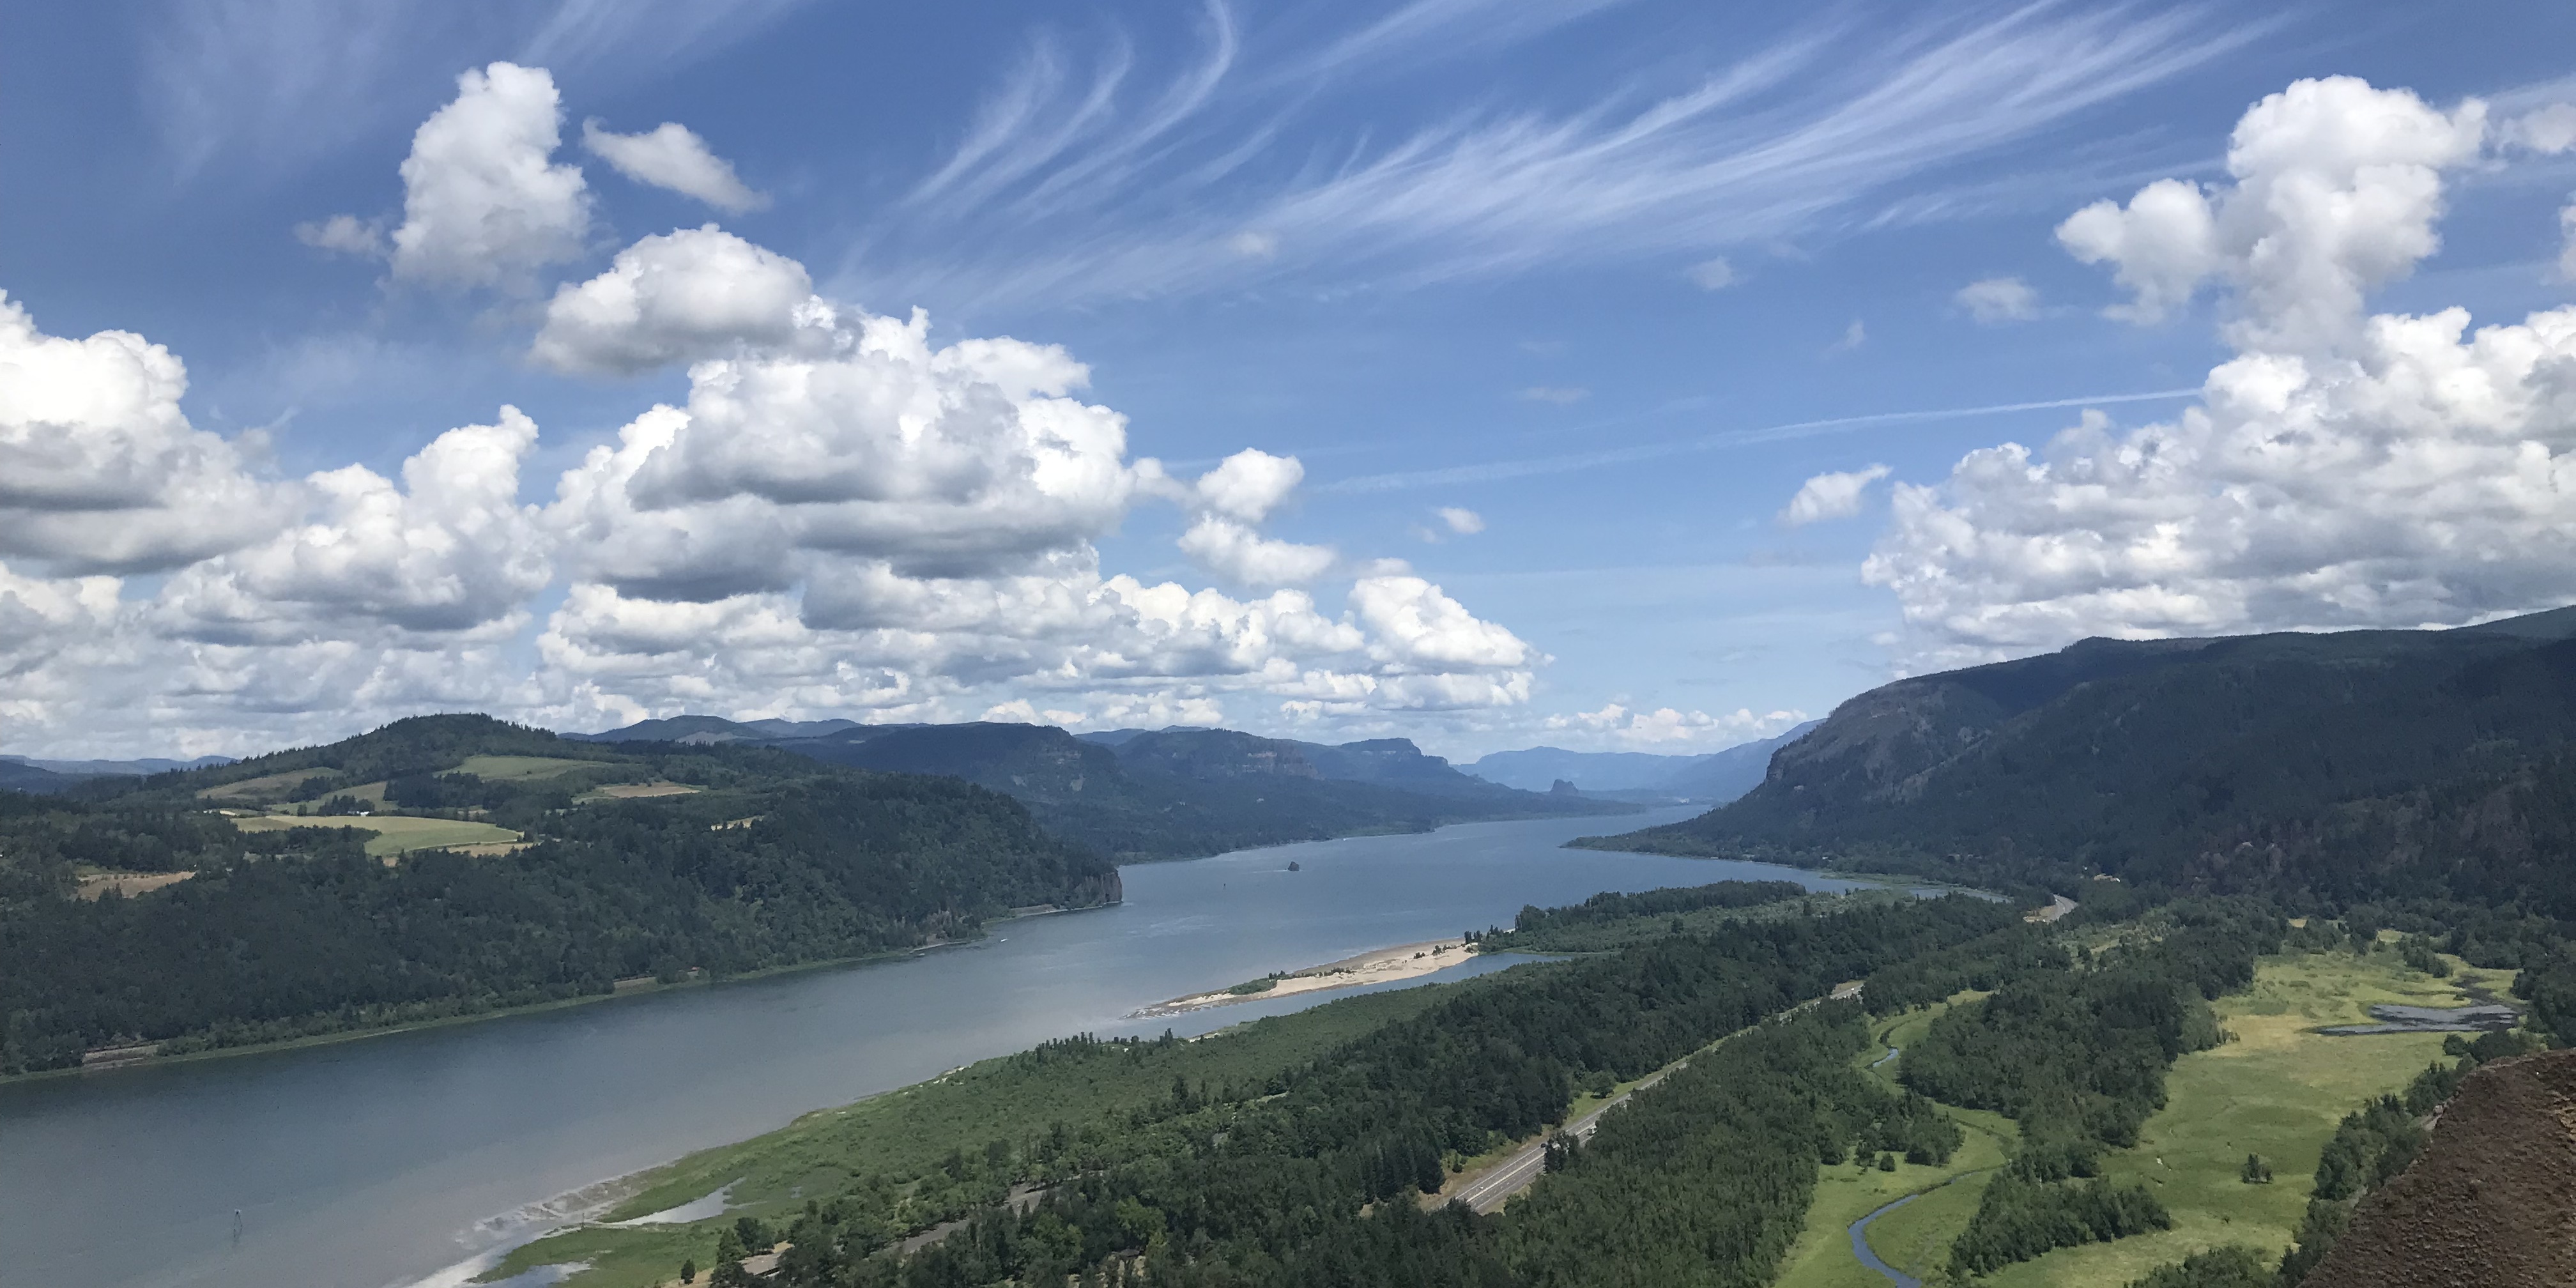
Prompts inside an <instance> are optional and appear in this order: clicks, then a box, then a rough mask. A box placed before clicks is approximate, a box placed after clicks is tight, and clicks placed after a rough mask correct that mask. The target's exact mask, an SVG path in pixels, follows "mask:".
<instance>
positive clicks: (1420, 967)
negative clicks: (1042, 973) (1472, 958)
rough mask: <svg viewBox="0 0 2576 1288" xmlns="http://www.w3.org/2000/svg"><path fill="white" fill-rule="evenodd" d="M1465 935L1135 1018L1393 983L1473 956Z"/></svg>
mask: <svg viewBox="0 0 2576 1288" xmlns="http://www.w3.org/2000/svg"><path fill="white" fill-rule="evenodd" d="M1467 957H1468V953H1467V941H1466V940H1464V939H1430V940H1425V941H1423V942H1421V943H1418V944H1397V945H1396V946H1394V947H1392V948H1380V949H1377V950H1375V951H1373V952H1365V953H1361V954H1360V955H1359V956H1357V957H1345V958H1343V959H1342V960H1340V961H1337V962H1327V963H1326V964H1324V965H1321V966H1309V967H1307V968H1306V969H1304V970H1298V971H1289V972H1287V973H1286V974H1283V975H1277V976H1273V977H1272V979H1273V981H1274V982H1273V983H1272V984H1271V986H1270V987H1268V988H1265V989H1262V990H1260V991H1258V992H1250V993H1238V992H1235V991H1233V990H1231V989H1221V990H1219V991H1217V992H1214V993H1194V994H1192V995H1190V996H1188V997H1175V998H1173V999H1172V1000H1170V1001H1168V1002H1157V1003H1155V1004H1154V1005H1152V1006H1148V1007H1146V1008H1145V1009H1143V1010H1141V1011H1136V1012H1133V1013H1132V1014H1130V1015H1129V1016H1128V1018H1130V1019H1152V1018H1153V1017H1155V1016H1158V1015H1179V1014H1181V1013H1182V1012H1184V1011H1203V1010H1206V1009H1207V1008H1209V1007H1211V1006H1230V1005H1232V1004H1234V1003H1236V1002H1258V1001H1264V1000H1266V999H1269V998H1273V997H1288V996H1291V995H1293V994H1297V993H1320V992H1322V991H1324V990H1326V989H1332V988H1357V987H1359V986H1360V985H1362V984H1387V983H1392V982H1394V981H1396V980H1404V979H1416V978H1419V977H1421V976H1424V975H1428V974H1430V973H1431V972H1433V971H1436V970H1444V969H1447V968H1448V967H1451V966H1455V965H1457V964H1458V963H1460V962H1462V961H1465V960H1467Z"/></svg>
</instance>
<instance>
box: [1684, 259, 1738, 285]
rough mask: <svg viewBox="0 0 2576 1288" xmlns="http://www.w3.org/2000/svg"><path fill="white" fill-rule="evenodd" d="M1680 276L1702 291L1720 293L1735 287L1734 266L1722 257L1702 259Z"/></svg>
mask: <svg viewBox="0 0 2576 1288" xmlns="http://www.w3.org/2000/svg"><path fill="white" fill-rule="evenodd" d="M1682 276H1683V277H1685V278H1687V279H1689V281H1690V284H1691V285H1693V286H1696V287H1698V288H1699V289H1701V290H1703V291H1722V290H1725V289H1726V288H1727V287H1730V286H1733V285H1735V265H1733V264H1730V263H1727V262H1726V260H1725V259H1724V258H1723V257H1721V258H1718V259H1704V260H1701V261H1700V262H1698V263H1696V264H1693V265H1691V266H1690V267H1689V268H1687V269H1685V270H1683V272H1682Z"/></svg>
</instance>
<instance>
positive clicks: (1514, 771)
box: [1467, 720, 1817, 805]
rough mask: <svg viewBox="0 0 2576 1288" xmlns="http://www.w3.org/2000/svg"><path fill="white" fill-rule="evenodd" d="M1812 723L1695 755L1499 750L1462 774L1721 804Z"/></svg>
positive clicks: (1755, 781)
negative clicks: (1562, 784)
mask: <svg viewBox="0 0 2576 1288" xmlns="http://www.w3.org/2000/svg"><path fill="white" fill-rule="evenodd" d="M1816 724H1817V722H1816V721H1813V720H1810V721H1808V722H1806V723H1805V724H1802V725H1799V726H1798V727H1797V728H1794V729H1791V730H1790V731H1788V732H1787V733H1784V734H1781V735H1779V736H1778V737H1775V738H1764V739H1761V740H1759V741H1756V742H1748V743H1743V744H1740V745H1737V746H1733V747H1729V748H1726V749H1725V750H1723V751H1713V752H1709V753H1706V754H1704V755H1698V756H1658V755H1654V754H1651V753H1648V752H1642V751H1567V750H1565V749H1563V748H1561V747H1532V748H1529V749H1528V750H1526V751H1498V752H1495V753H1493V754H1492V755H1489V756H1486V757H1484V758H1483V759H1481V760H1478V761H1476V762H1475V763H1474V764H1471V765H1469V766H1467V772H1469V773H1471V774H1474V775H1476V776H1477V777H1479V778H1483V779H1486V780H1488V781H1491V782H1496V783H1501V784H1502V785H1504V786H1506V787H1519V788H1523V789H1526V790H1529V791H1546V790H1547V789H1548V788H1549V787H1550V786H1552V785H1553V784H1554V783H1555V782H1556V781H1557V780H1559V779H1562V780H1564V781H1566V782H1570V783H1572V784H1574V786H1575V789H1576V790H1578V791H1581V792H1584V793H1586V794H1589V795H1594V796H1600V795H1606V794H1609V793H1614V792H1615V793H1620V794H1622V795H1623V796H1628V797H1631V798H1644V797H1675V798H1679V799H1682V800H1694V801H1708V802H1710V803H1712V804H1720V805H1722V804H1725V803H1726V802H1728V801H1731V800H1734V799H1735V798H1736V797H1738V796H1742V795H1743V794H1744V793H1746V792H1749V791H1751V790H1753V788H1754V787H1755V786H1757V785H1759V784H1760V783H1761V781H1762V775H1763V773H1764V772H1765V771H1766V770H1767V769H1769V767H1770V764H1771V756H1772V753H1774V752H1776V751H1778V750H1779V749H1781V748H1782V747H1785V746H1788V745H1789V744H1790V743H1793V742H1796V741H1797V740H1798V739H1800V738H1803V737H1805V736H1806V735H1807V732H1808V731H1809V730H1811V729H1814V728H1815V727H1816Z"/></svg>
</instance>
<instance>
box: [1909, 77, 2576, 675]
mask: <svg viewBox="0 0 2576 1288" xmlns="http://www.w3.org/2000/svg"><path fill="white" fill-rule="evenodd" d="M2481 119H2482V116H2481V112H2480V110H2479V109H2478V107H2477V105H2476V104H2474V103H2472V104H2469V105H2465V106H2463V107H2462V108H2460V109H2458V110H2457V111H2454V112H2452V113H2448V114H2444V113H2439V112H2435V111H2433V110H2432V109H2429V108H2426V107H2425V106H2424V105H2423V104H2422V103H2421V102H2420V101H2418V100H2417V99H2416V98H2415V97H2414V96H2413V95H2411V94H2408V93H2405V92H2403V91H2379V90H2372V89H2370V88H2369V87H2367V86H2364V85H2362V84H2360V83H2359V82H2356V81H2335V82H2301V83H2300V84H2299V85H2297V86H2293V87H2292V88H2291V90H2289V91H2288V92H2286V93H2284V94H2279V95H2274V96H2272V97H2271V98H2267V99H2265V100H2264V101H2263V102H2262V103H2259V104H2257V105H2256V106H2255V107H2254V108H2253V109H2252V110H2250V111H2249V112H2247V113H2246V115H2245V118H2244V120H2243V121H2242V122H2240V123H2239V125H2238V126H2237V129H2236V134H2235V139H2234V143H2233V145H2232V147H2231V149H2230V153H2229V165H2230V169H2231V171H2232V172H2233V173H2234V174H2235V176H2236V178H2237V185H2236V187H2234V188H2233V189H2227V190H2221V191H2218V192H2216V193H2215V194H2213V195H2212V197H2211V198H2210V200H2212V201H2214V203H2215V205H2214V207H2213V209H2214V210H2215V212H2216V213H2215V218H2214V221H2213V224H2212V227H2213V229H2214V230H2215V231H2214V232H2213V233H2212V234H2211V238H2212V239H2211V240H2210V241H2209V242H2208V243H2207V246H2208V247H2209V248H2210V249H2211V252H2212V255H2213V258H2214V261H2215V262H2216V263H2217V264H2218V265H2219V268H2218V269H2216V270H2213V271H2215V272H2217V273H2218V275H2219V276H2220V277H2221V278H2222V279H2223V280H2225V281H2227V282H2229V283H2232V284H2234V285H2236V286H2237V288H2238V294H2237V295H2236V297H2235V298H2234V299H2233V300H2231V301H2230V304H2231V306H2232V309H2233V313H2232V320H2231V321H2230V322H2229V324H2228V325H2227V326H2226V327H2225V328H2224V334H2225V335H2226V336H2227V337H2228V338H2229V339H2230V340H2231V341H2233V342H2234V344H2235V345H2236V346H2237V349H2238V352H2237V354H2236V356H2235V357H2233V358H2232V359H2230V360H2228V361H2227V362H2225V363H2223V364H2221V365H2220V366H2219V367H2217V368H2216V369H2215V370H2213V371H2211V372H2210V373H2209V377H2208V379H2207V381H2206V383H2205V385H2204V389H2203V394H2202V401H2201V404H2200V405H2198V406H2195V407H2191V408H2189V409H2187V410H2186V411H2184V412H2183V414H2182V415H2181V416H2179V417H2178V418H2176V419H2174V420H2171V421H2167V422H2163V423H2157V424H2149V425H2145V426H2141V427H2138V428H2134V429H2126V430H2123V429H2122V428H2120V427H2117V426H2114V425H2113V424H2112V422H2111V421H2110V419H2109V418H2108V417H2107V416H2105V415H2103V414H2101V413H2100V412H2088V413H2086V414H2085V416H2084V417H2083V419H2082V421H2081V423H2079V424H2078V425H2076V426H2075V427H2073V428H2071V429H2069V430H2067V431H2065V432H2064V433H2062V434H2060V435H2058V436H2057V437H2056V438H2055V439H2054V440H2052V441H2051V442H2050V443H2048V444H2047V445H2046V446H2045V448H2043V449H2042V450H2039V451H2036V452H2035V451H2032V450H2031V449H2029V448H2026V447H2023V446H2021V445H2019V444H2014V443H2006V444H2003V445H2001V446H1998V447H1993V448H1988V449H1984V450H1980V451H1976V452H1972V453H1970V454H1968V456H1966V457H1965V458H1964V459H1962V460H1961V461H1959V463H1958V464H1957V466H1956V467H1955V468H1954V469H1953V470H1952V471H1951V473H1950V476H1949V477H1948V479H1946V480H1945V481H1943V482H1942V483H1940V484H1938V485H1937V486H1932V487H1917V486H1911V485H1906V484H1899V485H1898V486H1897V488H1896V492H1895V497H1894V503H1893V512H1894V521H1893V524H1892V526H1891V527H1890V528H1889V530H1888V532H1887V533H1886V535H1885V536H1884V537H1883V538H1882V539H1881V540H1880V542H1879V545H1878V548H1877V550H1876V551H1875V552H1874V553H1873V554H1872V555H1871V557H1870V559H1869V561H1868V562H1867V564H1866V565H1865V566H1864V577H1865V579H1866V580H1868V581H1870V582H1871V583H1873V584H1876V585H1880V586H1885V587H1887V588H1889V589H1891V590H1893V591H1894V592H1895V593H1896V595H1897V598H1898V600H1899V602H1900V604H1901V605H1902V606H1903V609H1904V613H1905V617H1906V620H1907V622H1908V623H1909V625H1910V626H1911V627H1912V628H1913V631H1914V638H1913V641H1912V644H1911V645H1910V651H1911V657H1912V661H1913V663H1914V664H1918V665H1928V664H1934V663H1941V662H1950V661H1963V660H1972V659H1981V658H1990V657H1996V656H2004V655H2010V654H2014V653H2019V652H2027V651H2030V650H2034V649H2042V648H2049V647H2055V646H2057V645H2060V644H2063V643H2065V642H2067V641H2069V640H2072V639H2075V638H2079V637H2082V636H2086V635H2111V636H2123V637H2141V636H2158V635H2171V634H2208V633H2222V632H2236V631H2249V630H2281V629H2298V628H2332V627H2350V626H2416V625H2422V624H2427V623H2458V622H2466V621H2471V620H2475V619H2478V618H2481V617H2487V616H2493V615H2498V614H2505V613H2512V612H2518V611H2526V610H2531V609H2537V608H2544V607H2554V606H2557V605H2560V604H2564V603H2566V602H2568V601H2569V600H2570V599H2576V396H2571V393H2570V386H2569V379H2568V376H2567V374H2566V373H2568V372H2570V371H2576V309H2558V310H2552V311H2547V312H2541V313H2535V314H2533V315H2531V316H2530V317H2528V318H2526V319H2525V320H2524V321H2522V322H2521V323H2519V324H2515V325H2498V326H2489V327H2485V328H2483V329H2477V330H2474V331H2473V330H2472V329H2471V327H2470V324H2469V316H2468V314H2467V313H2466V312H2465V311H2463V310H2460V309H2445V310H2441V311H2438V312H2435V313H2431V314H2428V315H2425V316H2415V317H2410V316H2397V315H2382V316H2376V317H2370V318H2366V319H2365V318H2362V317H2360V316H2359V310H2360V308H2361V302H2360V292H2362V291H2363V290H2364V289H2365V288H2366V287H2368V286H2370V285H2372V284H2374V283H2378V282H2384V281H2387V280H2390V279H2392V278H2394V277H2396V276H2399V275H2402V274H2403V273H2404V272H2406V271H2407V269H2408V268H2410V267H2411V265H2412V264H2413V262H2414V260H2415V259H2416V258H2418V257H2421V256H2422V255H2426V254H2430V253H2431V251H2432V250H2433V248H2434V247H2435V246H2436V245H2437V244H2438V243H2437V240H2436V239H2435V237H2434V234H2433V228H2432V220H2433V218H2434V217H2435V215H2436V214H2438V212H2439V210H2440V208H2441V191H2440V179H2439V173H2438V172H2439V170H2440V169H2441V168H2442V167H2444V166H2449V165H2455V164H2460V163H2462V161H2463V160H2464V159H2465V157H2466V156H2467V155H2468V154H2470V153H2471V152H2473V151H2474V149H2475V146H2476V138H2477V135H2478V133H2479V131H2480V121H2481ZM2151 190H2152V189H2151ZM2194 199H2198V198H2197V197H2195V198H2194ZM2104 209H2105V208H2104V207H2095V208H2094V210H2095V211H2102V210H2104ZM2135 209H2136V203H2132V206H2131V211H2132V212H2134V211H2135ZM2103 218H2104V221H2105V226H2110V225H2112V224H2118V223H2120V222H2121V221H2123V220H2124V219H2126V218H2127V217H2126V216H2122V215H2116V214H2115V215H2105V216H2104V217H2103ZM2070 222H2071V221H2070ZM2068 240H2069V242H2070V246H2071V247H2074V248H2076V249H2077V250H2078V253H2079V254H2082V253H2084V252H2083V249H2082V248H2083V247H2084V246H2088V245H2095V244H2096V243H2093V242H2089V241H2087V240H2086V238H2085V237H2084V236H2077V237H2071V238H2069V239H2068ZM2108 258H2110V259H2111V260H2112V261H2113V262H2115V263H2117V264H2118V265H2119V268H2120V271H2121V272H2122V273H2123V274H2128V273H2129V272H2130V270H2131V269H2132V268H2134V267H2135V266H2136V264H2137V261H2136V260H2134V259H2126V258H2122V257H2120V256H2117V255H2112V256H2109V257H2108ZM2161 280H2163V282H2164V285H2162V286H2155V287H2152V288H2150V287H2143V286H2140V283H2139V282H2138V281H2132V283H2131V284H2132V286H2133V287H2139V290H2140V307H2141V308H2145V307H2147V306H2148V305H2149V304H2150V303H2153V304H2154V305H2155V306H2156V307H2170V306H2171V305H2172V304H2174V303H2176V302H2178V299H2179V297H2178V296H2177V295H2176V294H2175V291H2177V290H2181V289H2183V287H2182V286H2181V285H2178V284H2180V283H2183V282H2184V280H2185V279H2184V276H2182V275H2175V276H2171V277H2168V278H2164V279H2161Z"/></svg>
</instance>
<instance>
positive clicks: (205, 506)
mask: <svg viewBox="0 0 2576 1288" xmlns="http://www.w3.org/2000/svg"><path fill="white" fill-rule="evenodd" d="M187 388H188V373H187V368H186V367H185V366H184V365H183V364H181V362H180V361H179V359H178V358H177V357H175V356H173V355H172V354H171V353H170V351H169V350H168V349H165V348H163V347H161V346H160V345H157V344H153V343H151V342H150V341H148V340H145V339H144V338H143V337H142V336H139V335H135V334H133V333H132V332H128V331H101V332H99V333H98V334H96V335H93V336H90V337H89V338H88V339H85V340H73V339H66V338H64V337H60V336H51V335H46V334H45V333H43V332H42V331H39V330H37V329H36V323H35V319H34V318H32V317H30V316H29V315H28V313H27V310H26V308H25V306H23V305H20V304H18V303H16V302H15V301H12V300H10V299H9V298H8V296H7V294H6V293H5V292H0V558H17V559H22V560H33V561H35V562H36V563H38V564H41V565H44V566H46V567H49V568H51V569H52V570H54V571H57V572H72V573H110V572H114V573H123V572H152V571H158V570H164V569H169V568H174V567H178V566H180V565H183V564H187V563H191V562H194V561H195V560H198V559H203V558H206V557H207V556H209V555H213V554H217V553H220V552H222V551H225V550H230V549H233V548H236V547H238V546H241V545H243V544H245V543H247V542H250V541H253V540H256V539H258V538H259V537H261V536H263V535H265V534H266V533H267V532H269V531H271V530H273V529H274V527H275V525H276V524H277V523H278V522H279V521H281V519H282V517H283V515H284V513H285V509H286V506H287V504H288V498H287V496H286V495H285V493H284V491H283V490H282V489H280V488H278V487H277V486H275V485H273V484H271V483H267V482H264V481H262V480H260V479H258V478H256V477H254V476H253V475H252V473H251V472H250V468H249V465H248V463H247V462H246V461H245V460H244V459H243V452H242V450H241V449H240V447H239V446H238V445H236V444H235V443H233V442H229V441H227V440H225V439H222V438H219V437H217V436H215V435H213V434H210V433H207V432H205V431H203V430H200V429H196V428H194V427H192V426H191V425H190V424H189V423H188V418H187V416H186V414H185V413H183V412H182V411H180V409H179V398H180V395H182V394H184V393H185V392H186V391H187Z"/></svg>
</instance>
